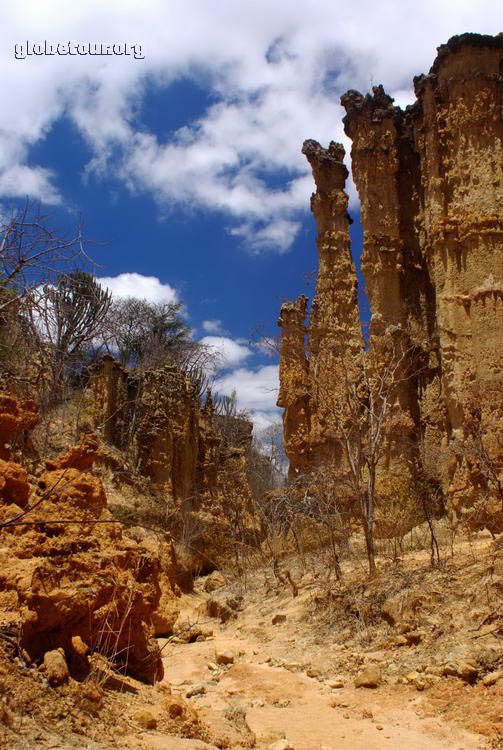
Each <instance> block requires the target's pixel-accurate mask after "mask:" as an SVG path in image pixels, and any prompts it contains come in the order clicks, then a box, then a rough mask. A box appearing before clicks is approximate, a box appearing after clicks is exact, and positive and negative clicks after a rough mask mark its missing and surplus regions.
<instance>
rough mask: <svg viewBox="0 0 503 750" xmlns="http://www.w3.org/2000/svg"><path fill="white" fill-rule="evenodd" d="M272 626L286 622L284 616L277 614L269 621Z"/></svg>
mask: <svg viewBox="0 0 503 750" xmlns="http://www.w3.org/2000/svg"><path fill="white" fill-rule="evenodd" d="M271 622H272V624H273V625H279V624H280V623H282V622H286V615H281V614H277V615H274V617H273V618H272V620H271Z"/></svg>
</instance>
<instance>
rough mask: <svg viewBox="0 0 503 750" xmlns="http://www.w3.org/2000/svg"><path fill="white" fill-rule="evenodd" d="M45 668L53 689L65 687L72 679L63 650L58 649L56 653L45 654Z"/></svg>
mask: <svg viewBox="0 0 503 750" xmlns="http://www.w3.org/2000/svg"><path fill="white" fill-rule="evenodd" d="M44 668H45V673H46V675H47V679H48V680H49V685H52V686H53V687H57V686H58V685H64V684H65V683H66V682H68V680H69V678H70V673H69V671H68V665H67V663H66V660H65V657H64V651H63V649H59V648H58V649H56V650H55V651H46V653H45V654H44Z"/></svg>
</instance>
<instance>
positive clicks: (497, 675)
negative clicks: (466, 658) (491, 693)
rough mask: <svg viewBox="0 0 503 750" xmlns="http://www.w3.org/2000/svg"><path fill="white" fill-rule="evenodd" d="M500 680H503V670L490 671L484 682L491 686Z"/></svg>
mask: <svg viewBox="0 0 503 750" xmlns="http://www.w3.org/2000/svg"><path fill="white" fill-rule="evenodd" d="M499 680H503V670H498V671H497V672H489V674H486V676H485V677H484V678H483V679H482V684H483V685H485V686H486V687H490V686H491V685H495V684H496V683H497V682H498V681H499Z"/></svg>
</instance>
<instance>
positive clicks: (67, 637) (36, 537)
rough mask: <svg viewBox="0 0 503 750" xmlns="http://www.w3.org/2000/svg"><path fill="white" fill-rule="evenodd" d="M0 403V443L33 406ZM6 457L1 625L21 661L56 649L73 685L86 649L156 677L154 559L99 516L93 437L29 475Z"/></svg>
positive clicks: (0, 495) (101, 495) (102, 508)
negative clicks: (61, 652)
mask: <svg viewBox="0 0 503 750" xmlns="http://www.w3.org/2000/svg"><path fill="white" fill-rule="evenodd" d="M1 401H2V407H3V408H2V414H1V416H0V430H1V434H2V439H4V440H5V441H6V442H7V441H9V440H10V439H11V438H12V437H14V436H15V435H16V434H17V431H18V429H19V427H20V426H21V427H24V426H25V425H27V424H28V425H30V426H33V421H34V407H33V403H32V402H30V404H29V407H30V408H29V410H27V408H26V407H27V405H26V404H20V403H18V402H16V401H15V399H13V398H11V397H8V396H6V397H3V398H2V399H1ZM23 414H24V415H29V417H28V416H26V419H25V418H20V417H21V415H23ZM7 450H8V449H6V448H5V447H4V451H5V452H4V455H5V456H6V458H5V460H2V466H1V467H0V471H1V477H2V482H3V484H2V487H1V489H0V524H2V529H1V533H2V546H1V548H0V570H1V572H0V592H1V593H0V622H1V625H2V628H4V630H5V631H7V632H9V633H10V634H11V635H12V637H14V638H15V639H16V640H17V642H18V643H19V648H20V649H24V651H25V652H26V654H27V656H28V658H30V659H33V660H38V659H40V658H41V657H42V656H43V654H44V653H46V652H48V651H52V650H54V649H57V648H62V649H63V650H64V652H65V656H66V659H67V661H68V663H69V666H70V671H71V672H72V674H73V675H74V676H75V677H77V678H78V679H82V678H83V677H84V676H85V675H86V673H87V672H88V671H89V665H88V663H87V657H86V654H87V652H88V651H92V652H98V653H101V654H103V655H105V656H107V657H110V658H112V659H114V660H115V661H116V662H118V663H120V664H122V665H123V666H124V668H125V669H127V671H128V672H129V673H131V674H132V675H134V676H135V677H137V678H139V679H141V680H144V681H146V682H150V683H152V682H155V681H156V680H157V679H160V678H161V677H162V661H161V655H160V652H159V648H158V646H157V642H156V640H155V637H154V623H153V617H154V614H155V612H156V610H157V609H158V608H159V602H160V598H161V588H160V562H159V558H158V557H157V556H155V555H153V554H151V553H150V552H149V551H148V549H146V548H145V547H142V546H141V545H139V544H136V543H135V542H133V541H131V540H129V539H126V538H125V537H124V536H123V534H122V530H121V526H120V524H117V523H116V522H114V521H113V519H112V516H111V514H110V513H109V511H108V510H107V507H106V504H107V499H106V495H105V492H104V489H103V486H102V485H101V482H100V481H99V480H98V479H97V478H96V477H95V476H94V475H93V474H92V471H91V469H92V464H93V462H94V461H95V460H96V458H97V456H98V441H97V439H96V438H95V437H94V436H92V435H90V436H88V437H86V438H85V439H84V441H83V442H82V443H81V444H80V445H77V446H75V447H74V448H72V449H71V450H69V451H68V452H67V453H65V454H63V455H61V456H59V457H58V458H56V459H54V460H52V461H46V462H45V470H43V471H42V472H41V473H39V474H38V475H36V476H34V475H29V474H28V472H27V471H26V469H24V468H23V467H22V466H21V465H20V464H19V463H17V461H15V460H13V456H12V455H7V453H6V451H7ZM167 590H168V589H167V588H166V587H165V590H164V596H165V597H166V596H167ZM172 598H173V599H174V594H172Z"/></svg>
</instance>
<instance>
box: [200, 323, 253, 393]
mask: <svg viewBox="0 0 503 750" xmlns="http://www.w3.org/2000/svg"><path fill="white" fill-rule="evenodd" d="M201 343H202V344H205V345H206V346H209V347H211V348H212V349H214V350H215V352H216V353H217V355H218V369H220V370H222V369H227V368H230V367H236V366H237V365H240V364H241V362H244V360H245V359H247V358H248V357H249V356H251V355H252V354H253V352H252V351H251V349H249V348H248V347H247V346H243V345H242V344H239V343H238V342H237V341H234V340H233V339H230V338H228V337H227V336H203V338H202V339H201ZM228 395H230V394H228Z"/></svg>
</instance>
